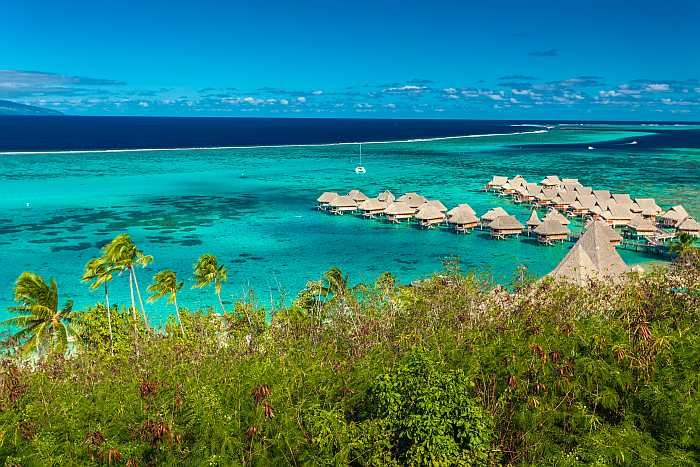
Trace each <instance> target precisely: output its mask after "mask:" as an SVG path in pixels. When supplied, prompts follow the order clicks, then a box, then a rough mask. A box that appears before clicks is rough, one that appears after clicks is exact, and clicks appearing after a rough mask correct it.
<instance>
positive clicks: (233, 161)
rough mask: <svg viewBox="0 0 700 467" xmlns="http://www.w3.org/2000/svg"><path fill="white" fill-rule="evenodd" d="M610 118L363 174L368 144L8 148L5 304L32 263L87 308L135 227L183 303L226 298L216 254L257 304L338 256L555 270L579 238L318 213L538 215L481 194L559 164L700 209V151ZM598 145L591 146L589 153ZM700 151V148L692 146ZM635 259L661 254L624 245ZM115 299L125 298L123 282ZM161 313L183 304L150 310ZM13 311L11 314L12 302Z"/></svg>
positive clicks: (406, 265)
mask: <svg viewBox="0 0 700 467" xmlns="http://www.w3.org/2000/svg"><path fill="white" fill-rule="evenodd" d="M624 130H625V131H622V129H620V128H614V127H610V126H606V127H598V128H586V129H585V131H584V130H581V131H578V130H575V129H574V130H572V129H567V130H559V129H554V130H552V131H549V132H547V133H530V134H519V135H508V136H486V137H465V138H452V139H440V140H432V141H416V142H403V143H377V144H364V145H363V165H364V166H365V167H366V168H367V173H366V174H365V175H357V174H355V173H354V171H353V169H354V167H355V165H357V159H356V154H357V151H358V148H357V146H356V145H345V144H342V145H330V146H296V147H260V148H242V149H219V150H177V151H127V152H94V153H49V154H11V155H8V154H5V155H1V156H0V194H2V196H1V197H0V248H2V250H1V251H2V261H1V263H2V265H1V267H0V307H2V309H3V310H5V309H6V307H7V306H10V305H11V304H12V287H13V283H14V280H15V279H16V277H17V276H18V275H19V274H20V273H21V272H22V271H25V270H28V271H34V272H37V273H40V274H42V275H44V276H45V277H55V278H56V279H57V281H58V283H59V289H60V293H61V300H62V301H63V300H66V299H73V300H75V302H76V305H77V306H78V307H83V306H86V305H88V304H93V303H95V301H98V300H101V299H102V294H101V292H100V291H94V292H91V291H90V290H89V289H88V287H86V286H85V285H84V284H82V283H81V282H80V276H81V273H82V269H83V266H84V264H85V263H86V262H87V261H88V260H89V259H90V258H92V257H94V256H96V255H98V254H99V247H100V246H101V245H103V244H104V243H106V242H107V241H109V240H110V239H111V238H113V237H114V236H115V235H117V234H119V233H122V232H128V233H129V234H130V235H131V236H132V237H133V238H134V239H135V241H136V243H137V244H138V245H139V246H140V247H141V248H142V249H143V250H144V251H145V252H146V253H147V254H151V255H153V256H154V257H155V261H154V263H153V264H152V265H151V266H150V267H148V268H147V269H145V270H143V269H142V270H138V275H139V281H140V284H141V290H142V291H145V288H146V285H147V284H148V283H149V282H150V280H151V277H152V276H153V274H154V273H155V272H157V271H158V270H161V269H165V268H171V269H174V270H175V271H176V272H177V273H178V275H179V276H180V277H181V278H182V279H184V281H185V290H184V291H183V292H182V294H181V297H180V298H179V302H180V303H181V304H183V305H185V306H189V307H197V306H201V305H214V304H215V299H214V295H213V293H212V292H211V291H210V290H192V289H191V288H190V287H191V285H192V279H191V271H192V265H193V263H194V262H195V261H196V259H197V258H198V256H199V255H201V254H203V253H213V254H215V255H217V256H218V257H219V259H220V260H221V261H222V262H224V263H225V264H226V265H227V266H228V268H229V270H230V275H229V277H230V283H229V284H228V285H227V286H226V288H225V289H224V297H225V299H226V301H227V302H231V301H233V300H235V299H238V298H241V297H243V296H245V295H246V294H247V292H248V291H250V290H253V291H254V292H255V296H256V298H257V300H258V301H259V303H260V304H262V305H267V304H269V303H270V302H271V301H273V302H279V301H280V300H284V301H289V300H291V299H292V298H293V297H294V296H295V295H296V293H297V292H298V291H299V290H300V289H301V288H303V286H304V284H305V282H306V281H307V280H310V279H318V278H319V277H320V276H321V274H322V273H323V272H324V271H325V270H327V269H328V268H329V267H331V266H338V267H340V268H341V269H342V270H343V271H345V272H347V273H349V274H350V277H351V281H353V282H357V281H373V280H374V279H375V278H376V277H377V276H378V275H379V274H380V273H381V272H383V271H390V272H392V273H394V274H396V275H397V276H398V278H399V279H400V281H401V282H404V283H406V282H409V281H411V280H413V279H416V278H419V277H424V276H427V275H430V274H431V273H433V272H435V271H438V270H440V269H441V268H442V264H443V261H444V260H445V259H446V258H449V257H455V256H457V257H459V258H460V260H461V263H462V267H463V269H464V270H478V271H486V272H489V273H491V274H492V275H493V276H494V278H495V279H496V280H498V281H500V282H503V283H506V282H508V281H510V280H511V278H512V274H513V272H514V270H515V269H516V268H517V267H519V266H526V267H527V268H528V269H529V270H530V271H532V272H533V273H535V274H537V275H543V274H546V273H547V272H549V271H550V270H551V269H552V268H553V267H554V266H555V265H556V264H557V262H558V261H559V260H560V259H561V258H562V257H563V256H564V254H565V253H566V251H567V249H568V248H569V247H570V245H569V244H563V245H558V246H554V247H543V246H539V245H537V244H536V243H535V242H533V241H532V240H529V239H521V240H516V239H511V240H506V241H496V240H491V239H489V238H488V237H487V236H486V235H485V234H484V233H481V232H479V231H476V232H474V233H472V234H470V235H455V234H452V233H450V232H447V231H444V230H438V229H436V230H430V231H422V230H420V229H418V228H416V227H414V226H410V225H388V224H384V223H381V222H378V221H367V220H363V219H360V218H357V217H354V216H351V215H346V216H330V215H326V214H324V213H319V212H317V211H315V210H313V209H312V208H313V205H314V200H315V198H316V197H317V196H318V194H319V193H320V192H322V191H339V192H347V191H348V190H350V189H352V188H358V189H360V190H362V191H364V192H365V193H367V194H369V195H370V196H372V195H375V194H376V193H377V192H379V191H382V190H385V189H388V190H392V191H393V192H395V193H401V192H405V191H417V192H419V193H421V194H424V195H426V196H428V197H429V198H437V199H440V200H441V201H443V202H444V203H445V204H446V205H447V206H448V207H449V206H452V205H455V204H457V203H460V202H467V203H469V204H471V205H472V206H473V207H474V208H475V209H476V211H477V212H478V214H482V213H483V212H485V211H486V210H487V209H489V208H491V207H493V206H503V207H504V208H505V209H506V210H508V211H509V212H511V213H513V214H515V215H516V216H517V217H518V218H519V219H520V220H521V221H525V219H526V218H527V216H528V210H527V208H525V207H520V206H515V205H512V204H511V203H510V202H509V201H507V200H505V199H499V198H497V197H495V196H494V195H492V194H488V193H484V192H481V191H479V188H480V187H482V186H483V185H484V183H485V182H486V181H487V180H489V179H490V177H491V176H492V175H497V174H498V175H508V176H513V175H515V174H522V175H523V176H525V177H526V178H528V179H529V180H534V181H539V180H540V179H541V178H542V177H543V176H545V175H548V174H557V175H560V176H564V177H573V178H579V179H580V180H581V181H582V183H584V184H586V185H593V186H594V187H595V188H605V189H609V190H612V191H613V192H629V193H631V194H632V195H633V196H638V197H640V196H644V197H655V198H656V199H657V201H658V202H659V203H660V204H662V205H664V206H668V205H671V204H676V203H683V204H684V205H685V206H686V207H687V208H688V209H689V210H690V212H691V214H695V215H696V216H697V215H700V196H698V195H699V194H700V184H699V182H698V180H700V150H698V149H692V148H683V147H658V146H653V145H652V147H647V148H642V147H641V146H642V145H641V144H640V145H639V147H638V146H636V145H629V144H627V143H629V142H630V141H631V140H633V139H639V140H640V141H641V139H642V138H653V137H654V136H653V131H654V130H653V129H652V128H649V127H641V126H639V127H630V126H625V128H624ZM589 145H591V146H593V147H596V146H597V145H600V147H596V149H595V150H589V149H587V147H588V146H589ZM696 147H697V146H696ZM621 254H622V256H623V258H624V259H625V260H626V261H627V262H628V263H630V264H634V263H642V262H648V261H654V260H657V258H653V257H648V256H645V255H644V254H640V253H633V252H628V251H622V252H621ZM111 295H112V299H113V300H114V301H117V302H119V303H121V304H126V303H127V301H128V284H127V280H126V278H125V277H116V278H115V281H114V283H113V285H112V294H111ZM147 311H148V312H149V313H150V314H151V315H152V316H153V319H154V321H156V322H161V323H162V322H163V320H164V319H165V318H166V317H167V315H168V314H169V313H170V312H171V310H170V306H168V305H166V304H165V303H164V302H162V303H158V304H153V305H147ZM0 313H3V315H6V312H5V311H2V312H0Z"/></svg>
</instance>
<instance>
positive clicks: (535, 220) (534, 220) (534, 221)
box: [525, 209, 542, 234]
mask: <svg viewBox="0 0 700 467" xmlns="http://www.w3.org/2000/svg"><path fill="white" fill-rule="evenodd" d="M541 223H542V221H541V220H540V218H539V217H538V216H537V211H535V210H534V209H533V210H532V213H530V218H529V219H528V220H527V222H525V225H526V226H527V233H528V234H530V233H531V232H533V231H534V230H535V228H537V226H538V225H540V224H541Z"/></svg>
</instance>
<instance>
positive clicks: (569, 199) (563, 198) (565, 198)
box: [551, 191, 576, 209]
mask: <svg viewBox="0 0 700 467" xmlns="http://www.w3.org/2000/svg"><path fill="white" fill-rule="evenodd" d="M574 201H576V194H575V193H573V192H569V191H563V192H559V193H558V194H557V196H555V197H554V199H553V200H552V203H551V204H552V206H554V207H555V208H557V209H566V208H568V207H569V206H571V204H572V203H573V202H574Z"/></svg>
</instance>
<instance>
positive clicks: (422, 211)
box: [414, 203, 445, 221]
mask: <svg viewBox="0 0 700 467" xmlns="http://www.w3.org/2000/svg"><path fill="white" fill-rule="evenodd" d="M414 217H415V218H416V219H418V220H421V221H432V220H436V219H444V218H445V213H443V212H442V211H440V210H439V209H438V208H436V207H435V206H433V205H432V204H430V203H426V204H424V205H423V206H421V207H420V208H419V209H418V211H417V212H416V215H415V216H414Z"/></svg>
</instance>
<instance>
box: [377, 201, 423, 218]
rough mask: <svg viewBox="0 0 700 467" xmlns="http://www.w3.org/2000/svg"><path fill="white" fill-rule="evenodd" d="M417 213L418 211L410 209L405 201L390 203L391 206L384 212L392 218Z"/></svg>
mask: <svg viewBox="0 0 700 467" xmlns="http://www.w3.org/2000/svg"><path fill="white" fill-rule="evenodd" d="M415 212H416V210H415V209H414V208H412V207H410V206H409V205H408V204H406V203H405V202H403V201H394V202H393V203H389V205H388V206H387V207H386V209H385V210H384V214H387V215H390V216H403V215H408V214H414V213H415Z"/></svg>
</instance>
